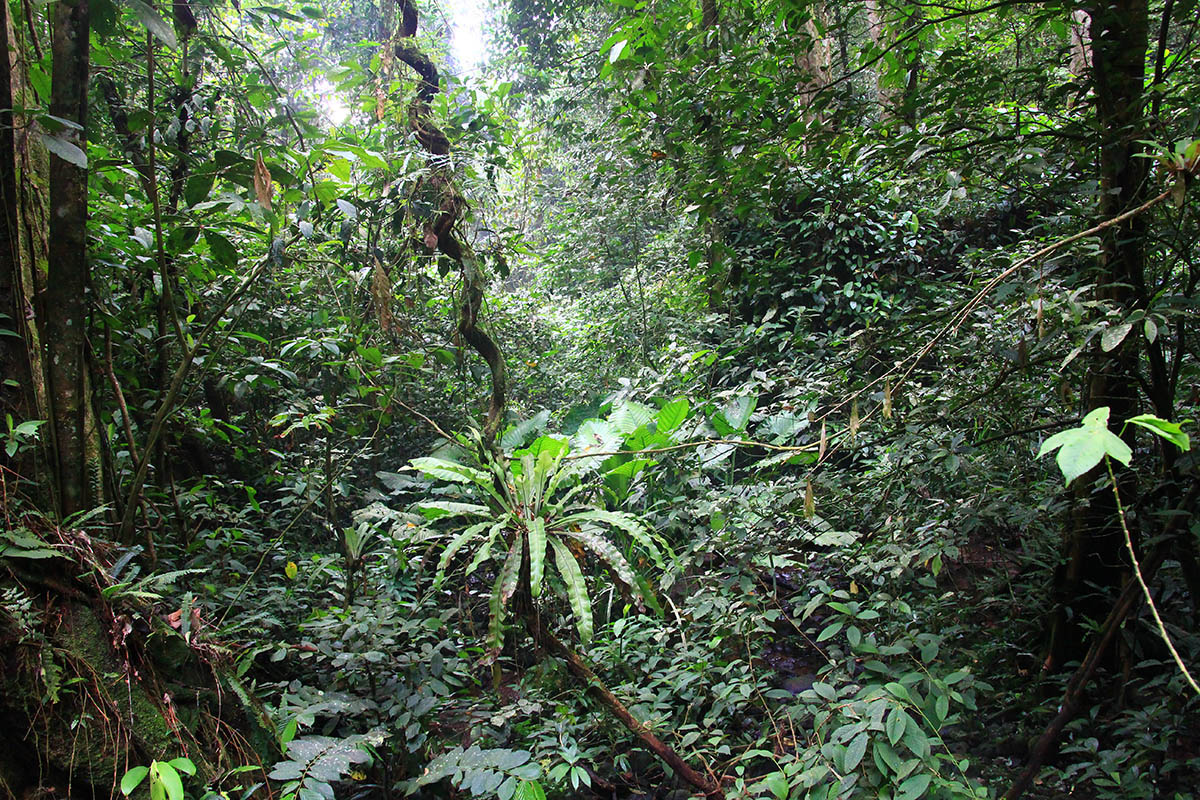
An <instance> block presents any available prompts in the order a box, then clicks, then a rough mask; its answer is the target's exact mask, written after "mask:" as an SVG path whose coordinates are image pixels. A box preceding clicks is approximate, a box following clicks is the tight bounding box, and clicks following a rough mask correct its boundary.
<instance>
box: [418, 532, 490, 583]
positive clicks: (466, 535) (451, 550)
mask: <svg viewBox="0 0 1200 800" xmlns="http://www.w3.org/2000/svg"><path fill="white" fill-rule="evenodd" d="M490 525H492V521H491V520H485V521H483V522H480V523H477V524H475V525H472V526H471V527H469V528H467V529H466V530H464V531H463V532H462V533H460V534H458V535H457V536H455V537H454V538H453V539H451V540H450V544H448V545H446V549H445V550H443V551H442V557H441V558H440V559H438V565H437V577H435V578H434V581H433V586H434V588H435V589H436V588H438V587H440V586H441V585H442V581H443V580H444V579H445V577H446V568H447V567H449V566H450V562H451V561H452V560H453V559H454V556H455V555H456V554H457V553H458V551H459V550H461V549H462V548H463V546H464V545H465V544H466V543H467V542H469V541H471V540H472V539H474V538H475V537H477V536H478V535H479V534H481V533H482V532H483V531H484V530H485V529H486V528H488V526H490Z"/></svg>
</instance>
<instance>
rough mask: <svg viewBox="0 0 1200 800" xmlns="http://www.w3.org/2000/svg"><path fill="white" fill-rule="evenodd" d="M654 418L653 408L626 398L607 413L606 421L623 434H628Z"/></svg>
mask: <svg viewBox="0 0 1200 800" xmlns="http://www.w3.org/2000/svg"><path fill="white" fill-rule="evenodd" d="M653 420H654V410H653V409H651V408H650V407H649V406H645V405H642V404H641V403H635V402H634V401H632V400H628V401H626V402H624V403H622V404H621V405H619V406H617V407H616V408H615V409H613V412H612V413H611V414H609V415H608V421H609V422H610V423H612V426H613V427H614V428H616V430H617V431H618V432H620V433H622V434H624V435H625V436H629V435H630V434H632V433H633V432H634V431H636V430H637V429H638V428H640V427H642V426H643V425H648V424H650V422H652V421H653Z"/></svg>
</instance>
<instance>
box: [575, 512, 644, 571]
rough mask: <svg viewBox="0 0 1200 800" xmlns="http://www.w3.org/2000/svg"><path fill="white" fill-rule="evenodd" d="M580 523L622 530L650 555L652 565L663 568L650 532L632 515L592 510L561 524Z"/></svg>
mask: <svg viewBox="0 0 1200 800" xmlns="http://www.w3.org/2000/svg"><path fill="white" fill-rule="evenodd" d="M580 522H602V523H605V524H607V525H611V526H612V527H614V528H617V529H618V530H622V531H624V532H625V533H627V534H629V536H630V537H631V538H632V539H633V540H634V541H635V542H637V543H638V544H640V545H641V546H642V547H643V548H645V550H646V552H647V553H649V554H650V557H651V558H652V559H654V565H655V566H657V567H658V568H659V569H662V567H663V560H662V551H660V550H659V548H658V545H657V544H656V543H655V542H654V539H653V538H652V536H651V534H650V532H649V531H648V530H646V528H645V526H643V525H642V523H641V521H640V520H638V518H637V517H635V516H633V515H632V514H625V513H623V512H620V511H606V510H604V509H592V510H589V511H584V512H582V513H579V514H572V515H571V516H569V517H566V518H564V519H563V520H562V524H564V525H570V524H573V523H580Z"/></svg>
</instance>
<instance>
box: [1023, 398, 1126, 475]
mask: <svg viewBox="0 0 1200 800" xmlns="http://www.w3.org/2000/svg"><path fill="white" fill-rule="evenodd" d="M1108 413H1109V412H1108V407H1107V406H1102V407H1100V408H1097V409H1096V410H1094V411H1092V412H1091V413H1090V414H1088V415H1087V416H1086V417H1084V418H1083V422H1082V423H1081V424H1080V426H1079V427H1078V428H1072V429H1071V430H1067V431H1062V432H1061V433H1056V434H1055V435H1053V436H1051V437H1050V438H1049V439H1047V440H1046V441H1045V442H1043V443H1042V446H1041V449H1039V450H1038V458H1041V457H1042V456H1044V455H1046V454H1047V453H1051V452H1053V451H1055V450H1058V455H1057V456H1056V459H1055V460H1056V461H1057V462H1058V468H1059V469H1060V470H1061V471H1062V474H1063V478H1065V479H1066V483H1067V484H1068V485H1070V483H1071V481H1073V480H1075V479H1076V478H1078V477H1079V476H1080V475H1083V474H1085V473H1087V472H1088V471H1089V470H1091V469H1092V468H1093V467H1095V466H1096V465H1097V464H1099V463H1100V462H1101V461H1102V460H1104V456H1106V455H1108V456H1111V457H1113V458H1115V459H1116V460H1117V461H1120V462H1121V463H1122V464H1125V465H1128V464H1129V460H1130V459H1131V458H1132V457H1133V452H1132V451H1131V450H1130V449H1129V445H1127V444H1125V442H1123V441H1121V437H1119V436H1117V435H1116V434H1115V433H1113V432H1112V431H1110V430H1109V429H1108Z"/></svg>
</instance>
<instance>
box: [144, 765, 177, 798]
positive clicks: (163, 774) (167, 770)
mask: <svg viewBox="0 0 1200 800" xmlns="http://www.w3.org/2000/svg"><path fill="white" fill-rule="evenodd" d="M156 779H157V782H158V783H160V784H162V787H163V788H164V789H166V791H167V800H183V779H181V778H180V777H179V773H178V772H177V771H176V770H175V768H174V767H172V766H171V765H170V764H168V763H166V762H163V761H155V762H153V763H152V764H151V765H150V781H151V783H154V782H155V781H156Z"/></svg>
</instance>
